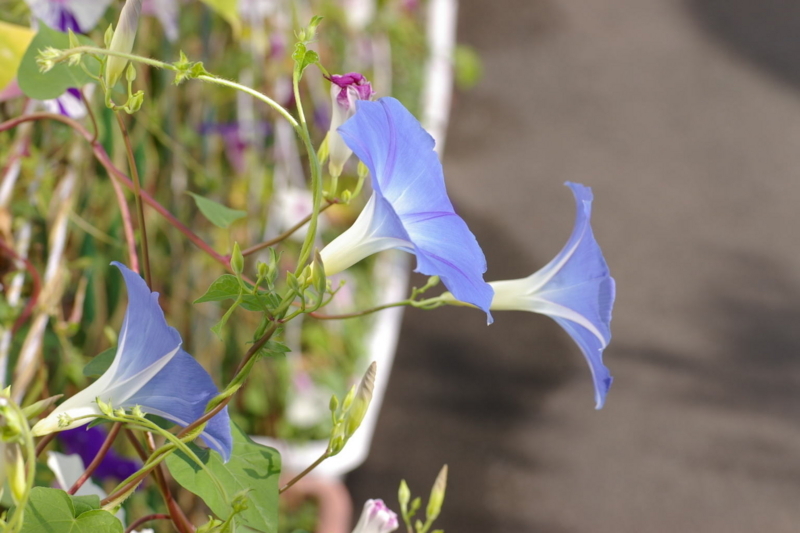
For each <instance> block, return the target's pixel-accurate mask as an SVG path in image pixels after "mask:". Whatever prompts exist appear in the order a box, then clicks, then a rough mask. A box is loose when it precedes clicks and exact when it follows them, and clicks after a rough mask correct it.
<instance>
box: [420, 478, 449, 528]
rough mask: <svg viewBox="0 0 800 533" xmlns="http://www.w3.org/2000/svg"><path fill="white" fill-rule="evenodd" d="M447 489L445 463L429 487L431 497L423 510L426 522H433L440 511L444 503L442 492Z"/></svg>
mask: <svg viewBox="0 0 800 533" xmlns="http://www.w3.org/2000/svg"><path fill="white" fill-rule="evenodd" d="M446 490H447V465H444V466H443V467H442V469H441V470H440V471H439V475H438V476H436V481H434V483H433V488H432V489H431V497H430V498H428V508H427V509H426V510H425V514H426V518H427V519H428V522H433V521H434V520H436V518H437V517H438V516H439V513H440V512H441V511H442V504H443V503H444V493H445V491H446Z"/></svg>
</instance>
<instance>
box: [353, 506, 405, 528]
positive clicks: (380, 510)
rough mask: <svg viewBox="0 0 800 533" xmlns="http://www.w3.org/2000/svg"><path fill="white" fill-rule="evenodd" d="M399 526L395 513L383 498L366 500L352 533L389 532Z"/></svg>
mask: <svg viewBox="0 0 800 533" xmlns="http://www.w3.org/2000/svg"><path fill="white" fill-rule="evenodd" d="M399 526H400V523H399V522H398V520H397V515H396V514H395V513H394V512H393V511H392V510H391V509H389V508H388V507H387V506H386V504H385V503H383V500H367V503H365V504H364V510H363V511H361V518H359V519H358V523H357V524H356V527H355V529H353V533H389V532H390V531H394V530H395V529H397V528H398V527H399Z"/></svg>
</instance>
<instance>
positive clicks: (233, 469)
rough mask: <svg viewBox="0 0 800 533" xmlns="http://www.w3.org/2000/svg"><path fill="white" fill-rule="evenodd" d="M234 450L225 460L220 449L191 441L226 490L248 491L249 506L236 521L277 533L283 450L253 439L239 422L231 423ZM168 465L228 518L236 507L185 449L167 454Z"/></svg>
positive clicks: (176, 476) (185, 483) (199, 455)
mask: <svg viewBox="0 0 800 533" xmlns="http://www.w3.org/2000/svg"><path fill="white" fill-rule="evenodd" d="M231 427H232V431H233V453H232V455H231V459H230V461H228V462H227V463H223V462H222V458H221V457H220V456H219V454H217V453H216V452H211V451H209V450H207V449H201V448H199V447H197V446H195V445H190V446H191V448H192V451H194V453H196V454H197V456H198V457H199V458H200V460H201V461H202V462H203V463H204V464H205V465H206V466H207V467H208V469H209V470H210V471H211V472H212V473H213V474H214V476H215V477H216V478H217V479H218V480H219V481H220V482H221V484H222V486H223V487H224V488H225V490H226V492H228V494H230V495H231V496H233V495H242V494H246V496H247V508H246V509H244V510H241V512H240V513H239V514H238V515H237V517H236V519H235V521H236V523H237V524H240V525H245V526H247V527H250V528H252V529H255V530H257V531H263V532H266V533H274V532H275V531H277V528H278V478H279V477H280V472H281V459H280V454H278V452H277V451H276V450H274V449H272V448H269V447H267V446H261V445H260V444H256V443H255V442H253V441H252V440H251V439H250V437H248V436H247V435H246V434H245V433H244V432H243V431H242V430H241V429H239V427H238V426H236V425H235V424H231ZM166 462H167V467H168V468H169V471H170V473H171V474H172V476H173V477H174V478H175V480H176V481H177V482H178V483H180V484H181V486H183V487H184V488H186V489H187V490H189V491H191V492H193V493H194V494H196V495H198V496H199V497H200V498H202V499H203V501H204V502H205V503H206V505H208V507H209V508H210V509H211V510H212V511H213V512H214V513H215V514H216V515H217V516H219V517H221V518H227V517H228V516H229V515H230V514H231V512H232V511H233V509H232V507H231V503H230V502H229V501H227V499H226V498H223V497H222V495H221V494H220V493H219V490H218V489H217V488H216V486H215V484H214V483H213V481H212V480H211V478H210V477H209V476H208V474H207V473H205V472H203V471H202V470H200V468H199V467H198V465H196V464H195V463H194V461H192V460H191V459H190V458H189V457H187V456H186V455H184V454H183V453H181V452H176V453H174V454H172V455H170V456H169V457H168V458H167V461H166Z"/></svg>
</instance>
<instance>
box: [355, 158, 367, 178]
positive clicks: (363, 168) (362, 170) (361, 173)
mask: <svg viewBox="0 0 800 533" xmlns="http://www.w3.org/2000/svg"><path fill="white" fill-rule="evenodd" d="M356 172H358V177H359V178H361V179H364V178H366V177H367V176H369V168H367V165H365V164H364V162H363V161H359V162H358V167H357V169H356Z"/></svg>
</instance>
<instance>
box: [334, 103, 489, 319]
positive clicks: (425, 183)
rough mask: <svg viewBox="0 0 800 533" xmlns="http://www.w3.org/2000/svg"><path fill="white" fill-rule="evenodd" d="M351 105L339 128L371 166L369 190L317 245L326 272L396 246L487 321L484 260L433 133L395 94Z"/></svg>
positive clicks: (347, 140)
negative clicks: (355, 211) (456, 202)
mask: <svg viewBox="0 0 800 533" xmlns="http://www.w3.org/2000/svg"><path fill="white" fill-rule="evenodd" d="M357 106H358V107H357V111H356V114H355V115H353V117H352V118H351V119H350V120H348V121H347V122H345V123H344V125H342V126H341V127H340V128H339V129H338V131H339V133H340V134H341V136H342V138H343V139H344V141H345V142H346V143H347V146H349V147H350V149H351V150H353V152H354V153H355V154H356V156H358V158H359V159H361V161H362V162H363V163H364V164H365V165H366V166H367V168H369V171H370V174H371V176H372V190H373V193H372V196H371V197H370V199H369V201H368V202H367V205H366V206H365V207H364V210H363V211H362V212H361V214H360V215H359V216H358V219H356V221H355V222H354V223H353V225H352V226H351V227H350V228H348V229H347V231H345V232H344V233H342V234H341V235H339V236H338V237H337V238H336V239H334V240H333V241H332V242H331V243H330V244H328V245H327V246H326V247H325V248H324V249H323V250H322V252H321V256H322V262H323V264H324V265H325V273H326V274H327V275H331V274H335V273H337V272H341V271H342V270H344V269H346V268H348V267H350V266H351V265H353V264H355V263H356V262H358V261H360V260H361V259H363V258H365V257H367V256H368V255H371V254H374V253H376V252H380V251H382V250H387V249H389V248H399V249H401V250H404V251H406V252H409V253H412V254H414V255H416V256H417V268H416V271H417V272H421V273H422V274H426V275H429V276H439V277H440V278H441V279H442V281H443V282H444V284H445V285H446V286H447V288H448V289H449V290H450V292H451V293H453V295H454V296H455V297H456V298H458V299H459V300H462V301H464V302H468V303H471V304H473V305H475V306H476V307H479V308H480V309H482V310H484V311H485V312H486V313H487V315H488V316H489V321H490V322H491V315H490V314H489V305H490V303H491V301H492V288H491V287H489V284H488V283H486V282H485V281H484V280H483V273H484V272H486V259H485V258H484V256H483V251H481V248H480V246H478V242H477V241H476V240H475V236H474V235H473V234H472V232H470V230H469V228H468V227H467V224H466V223H465V222H464V220H463V219H462V218H461V217H459V216H458V215H457V214H456V213H455V211H453V204H451V203H450V199H449V198H448V197H447V191H446V190H445V186H444V175H443V173H442V165H441V163H439V158H438V157H437V155H436V153H435V152H434V151H433V145H434V141H433V138H432V137H431V136H430V135H429V134H428V133H427V132H426V131H425V130H424V129H423V128H422V125H421V124H420V123H419V122H418V121H417V119H415V118H414V117H413V115H411V113H409V112H408V110H407V109H406V108H405V107H403V105H402V104H401V103H400V102H398V101H397V100H395V99H394V98H381V99H380V100H378V101H377V102H369V101H363V100H362V101H358V102H357Z"/></svg>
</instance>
